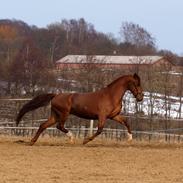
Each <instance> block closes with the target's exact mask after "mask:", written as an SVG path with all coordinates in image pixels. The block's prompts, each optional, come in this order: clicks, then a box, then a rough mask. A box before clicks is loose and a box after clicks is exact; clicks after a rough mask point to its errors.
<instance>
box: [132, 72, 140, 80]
mask: <svg viewBox="0 0 183 183" xmlns="http://www.w3.org/2000/svg"><path fill="white" fill-rule="evenodd" d="M133 77H134V79H136V80H137V81H140V77H139V76H138V75H137V74H136V73H135V74H134V75H133Z"/></svg>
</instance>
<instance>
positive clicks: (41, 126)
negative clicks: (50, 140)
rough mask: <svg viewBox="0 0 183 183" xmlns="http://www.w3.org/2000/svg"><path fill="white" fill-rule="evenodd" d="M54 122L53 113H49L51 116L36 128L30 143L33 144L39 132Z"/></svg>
mask: <svg viewBox="0 0 183 183" xmlns="http://www.w3.org/2000/svg"><path fill="white" fill-rule="evenodd" d="M55 123H56V120H55V117H54V115H51V117H50V118H49V119H48V120H47V121H45V122H44V123H42V124H41V125H40V126H39V129H38V131H37V133H36V135H35V136H34V137H33V138H32V140H31V143H30V145H33V144H34V143H35V142H36V141H37V139H38V138H39V136H40V134H41V133H42V132H43V131H44V130H45V129H46V128H48V127H50V126H52V125H54V124H55Z"/></svg>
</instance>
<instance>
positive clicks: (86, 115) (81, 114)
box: [70, 109, 98, 119]
mask: <svg viewBox="0 0 183 183" xmlns="http://www.w3.org/2000/svg"><path fill="white" fill-rule="evenodd" d="M70 113H71V114H73V115H75V116H78V117H80V118H84V119H97V118H98V115H97V114H95V113H92V112H87V111H80V110H74V109H71V112H70Z"/></svg>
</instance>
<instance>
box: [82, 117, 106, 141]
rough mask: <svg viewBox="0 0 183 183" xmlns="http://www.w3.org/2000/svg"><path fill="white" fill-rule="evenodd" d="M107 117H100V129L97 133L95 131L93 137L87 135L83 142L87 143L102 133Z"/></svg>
mask: <svg viewBox="0 0 183 183" xmlns="http://www.w3.org/2000/svg"><path fill="white" fill-rule="evenodd" d="M105 121H106V118H105V117H99V123H98V130H97V132H96V133H94V134H93V135H92V136H91V137H87V138H85V139H84V141H83V144H87V143H88V142H90V141H92V140H93V139H94V138H95V137H97V136H98V135H100V134H101V133H102V130H103V128H104V125H105Z"/></svg>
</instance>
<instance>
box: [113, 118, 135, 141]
mask: <svg viewBox="0 0 183 183" xmlns="http://www.w3.org/2000/svg"><path fill="white" fill-rule="evenodd" d="M112 119H113V120H115V121H117V122H118V123H120V124H124V125H125V126H126V128H127V130H128V133H127V136H128V141H131V140H132V132H131V129H130V126H129V124H128V123H127V120H126V118H125V117H124V116H122V115H117V116H115V117H113V118H112Z"/></svg>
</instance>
